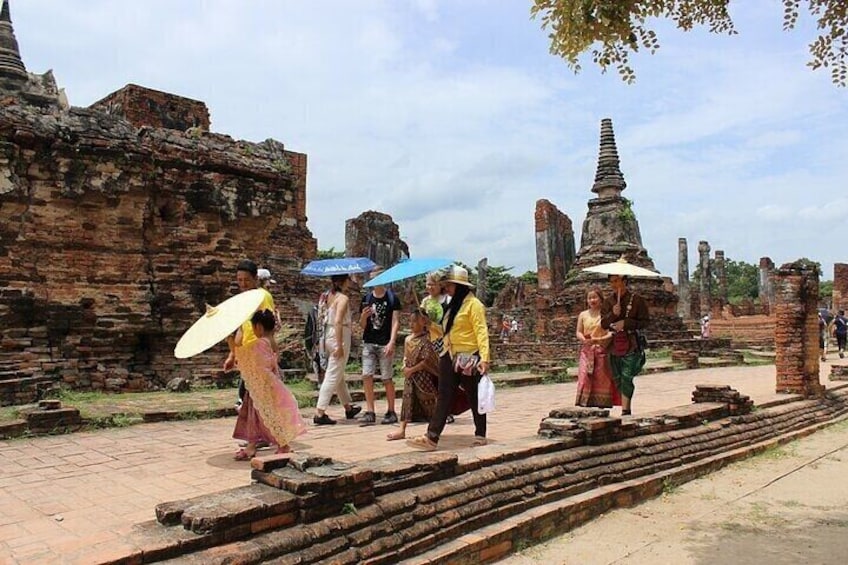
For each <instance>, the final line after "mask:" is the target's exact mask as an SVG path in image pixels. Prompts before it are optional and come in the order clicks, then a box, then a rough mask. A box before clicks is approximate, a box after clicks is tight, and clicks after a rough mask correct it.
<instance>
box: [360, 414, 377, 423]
mask: <svg viewBox="0 0 848 565" xmlns="http://www.w3.org/2000/svg"><path fill="white" fill-rule="evenodd" d="M359 421H360V422H361V423H360V424H359V425H360V426H373V425H374V424H376V423H377V415H376V414H374V413H373V412H363V413H362V417H361V418H360V419H359Z"/></svg>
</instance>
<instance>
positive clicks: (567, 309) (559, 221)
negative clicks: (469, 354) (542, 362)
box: [535, 119, 690, 342]
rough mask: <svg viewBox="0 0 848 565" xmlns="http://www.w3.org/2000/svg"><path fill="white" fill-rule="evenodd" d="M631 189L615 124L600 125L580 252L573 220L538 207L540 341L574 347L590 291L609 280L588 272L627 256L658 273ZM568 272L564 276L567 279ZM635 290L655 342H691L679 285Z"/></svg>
mask: <svg viewBox="0 0 848 565" xmlns="http://www.w3.org/2000/svg"><path fill="white" fill-rule="evenodd" d="M626 187H627V183H626V182H625V181H624V175H623V174H622V172H621V169H620V164H619V157H618V149H617V147H616V143H615V134H614V132H613V128H612V121H611V120H610V119H604V120H602V121H601V137H600V149H599V154H598V167H597V172H596V174H595V181H594V184H593V185H592V192H593V193H595V194H596V195H597V196H596V197H595V198H593V199H591V200H589V203H588V206H589V210H588V212H587V214H586V218H585V220H584V222H583V230H582V234H581V238H580V249H579V251H577V252H576V254H575V252H574V236H573V234H572V233H571V220H570V219H569V218H568V216H566V215H565V214H563V213H562V212H560V211H559V210H557V209H556V207H555V206H553V204H551V203H550V202H548V201H547V200H540V201H539V202H537V204H536V255H537V262H538V265H539V288H538V292H537V294H536V312H535V315H536V316H535V318H536V319H535V333H536V335H537V336H538V337H540V338H545V339H555V340H558V341H559V340H562V341H565V342H573V341H575V338H574V327H575V323H576V322H575V320H576V315H577V314H578V313H579V312H580V311H581V310H584V309H585V308H586V298H585V297H586V291H587V290H588V289H589V288H590V287H591V286H596V285H597V286H600V287H601V288H602V290H604V291H607V290H608V285H607V281H606V277H605V276H603V275H596V274H593V273H586V272H583V269H585V268H586V267H591V266H595V265H599V264H601V263H607V262H610V261H616V260H618V259H619V258H620V257H622V256H623V257H625V258H626V259H627V260H628V261H629V262H630V263H632V264H634V265H638V266H640V267H644V268H646V269H650V270H654V271H655V270H656V268H655V267H654V262H653V260H652V259H651V257H650V256H649V255H648V251H647V250H646V249H645V246H644V245H643V244H642V235H641V233H640V231H639V222H638V220H637V219H636V215H635V214H634V212H633V209H632V207H631V203H630V201H629V200H628V199H626V198H624V197H623V196H622V194H621V193H622V191H623V190H624V189H625V188H626ZM563 273H564V274H563ZM631 286H632V287H633V288H634V289H635V290H636V291H637V292H638V293H639V294H641V295H642V296H644V297H645V298H646V300H647V301H648V304H649V307H650V310H651V317H652V324H651V331H650V333H651V337H652V338H653V339H656V338H665V339H683V338H688V337H690V336H689V335H688V334H687V332H686V330H685V327H684V326H683V323H682V321H681V319H680V318H679V317H678V315H677V312H676V309H677V295H676V294H675V292H674V285H673V284H672V282H671V280H670V279H668V278H665V279H656V280H650V279H634V280H633V281H632V282H631Z"/></svg>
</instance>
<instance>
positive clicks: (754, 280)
mask: <svg viewBox="0 0 848 565" xmlns="http://www.w3.org/2000/svg"><path fill="white" fill-rule="evenodd" d="M710 276H711V285H710V295H711V296H718V293H719V287H718V278H717V277H716V274H715V269H712V270H711V271H710ZM724 277H725V280H726V281H727V301H728V302H730V303H731V304H738V303H739V302H741V301H742V300H744V299H751V300H754V299H756V298H758V297H759V292H760V291H759V281H760V269H759V267H757V266H755V265H752V264H750V263H746V262H745V261H734V260H733V259H725V261H724ZM692 284H693V285H695V287H696V288H697V287H699V286H700V284H701V265H700V264H699V265H698V266H697V267H695V271H694V272H693V273H692Z"/></svg>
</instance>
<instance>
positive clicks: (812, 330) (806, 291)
mask: <svg viewBox="0 0 848 565" xmlns="http://www.w3.org/2000/svg"><path fill="white" fill-rule="evenodd" d="M819 274H820V273H819V270H818V268H817V267H816V266H815V265H813V264H810V263H808V262H806V261H796V262H794V263H786V264H784V265H782V266H781V267H780V268H779V269H777V270H776V271H775V273H774V290H775V304H774V314H775V323H774V349H775V367H776V370H777V384H776V387H775V389H776V391H777V392H779V393H792V394H803V395H804V396H817V395H820V394H822V392H823V391H824V387H823V386H822V385H821V383H820V382H819V354H820V353H819V339H818V331H819V326H818V309H817V308H818V300H819Z"/></svg>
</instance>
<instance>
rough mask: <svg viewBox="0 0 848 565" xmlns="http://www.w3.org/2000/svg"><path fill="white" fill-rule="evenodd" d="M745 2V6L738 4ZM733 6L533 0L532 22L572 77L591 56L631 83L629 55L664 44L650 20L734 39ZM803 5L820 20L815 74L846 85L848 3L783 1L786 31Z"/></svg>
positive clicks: (717, 0) (694, 0) (698, 1)
mask: <svg viewBox="0 0 848 565" xmlns="http://www.w3.org/2000/svg"><path fill="white" fill-rule="evenodd" d="M737 1H741V0H737ZM730 2H731V0H533V5H532V6H531V8H530V16H531V17H532V18H534V19H537V18H538V19H539V20H540V21H541V23H542V29H543V30H548V31H549V34H548V37H549V38H550V40H551V48H550V50H551V53H553V54H554V55H557V56H558V57H561V58H562V59H564V60H565V62H566V63H568V66H569V68H571V69H572V70H573V71H574V72H579V71H580V70H581V66H580V61H579V59H580V56H581V55H583V54H584V53H586V52H587V51H589V52H591V56H592V62H593V63H594V64H596V65H598V66H599V67H600V69H601V71H602V72H606V70H607V69H608V68H609V67H613V68H615V69H616V70H617V71H618V73H619V75H621V78H622V80H624V81H625V82H627V83H632V82H634V81H635V80H636V73H635V72H634V71H633V68H632V67H631V66H630V54H631V53H636V52H638V51H639V49H640V48H642V49H645V50H647V51H648V52H650V53H651V54H654V53H655V52H656V51H657V49H659V47H660V44H659V40H658V38H657V34H656V32H655V31H654V30H653V29H651V28H650V27H648V25H647V24H648V21H649V20H650V19H658V18H664V19H670V20H672V21H673V22H674V23H675V25H676V26H677V27H678V28H679V29H681V30H683V31H690V30H691V29H693V28H694V27H695V26H705V27H707V28H708V29H709V31H710V32H711V33H721V34H728V35H734V34H736V29H735V28H734V25H733V20H732V19H731V17H730V14H729V13H728V6H729V4H730ZM802 4H804V5H806V8H807V10H808V11H809V12H810V14H811V16H812V17H813V18H815V19H816V21H817V23H818V29H819V32H820V35H819V36H818V37H817V38H816V39H815V40H814V41H813V42H812V43H811V44H810V46H809V47H810V55H811V56H812V58H811V60H810V61H809V62H808V63H807V66H809V67H811V68H812V69H819V68H822V67H824V68H830V73H831V79H832V80H833V82H834V83H835V84H837V85H839V86H846V84H848V34H846V29H848V2H846V0H783V8H784V11H783V29H784V30H787V31H788V30H792V29H794V28H795V26H796V24H797V22H798V17H799V15H800V12H801V6H802Z"/></svg>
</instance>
